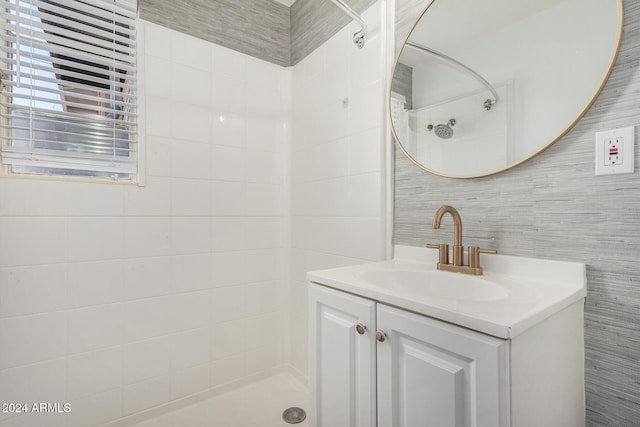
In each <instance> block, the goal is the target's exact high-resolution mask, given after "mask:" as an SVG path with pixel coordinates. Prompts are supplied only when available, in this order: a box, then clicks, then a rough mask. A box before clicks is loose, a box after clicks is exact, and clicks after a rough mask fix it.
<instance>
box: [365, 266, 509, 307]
mask: <svg viewBox="0 0 640 427" xmlns="http://www.w3.org/2000/svg"><path fill="white" fill-rule="evenodd" d="M362 279H364V280H366V281H368V282H369V283H371V284H372V285H374V286H380V287H381V288H385V289H389V290H393V291H394V292H402V293H407V294H409V295H414V296H422V295H424V296H427V297H430V298H437V299H451V300H457V301H497V300H501V299H505V298H508V297H509V293H508V292H507V289H506V288H505V287H504V286H501V285H499V284H496V283H493V282H490V281H488V280H485V279H482V278H479V277H475V276H466V275H463V274H451V273H448V272H443V271H439V270H400V269H394V270H389V269H387V270H383V269H380V270H369V271H364V272H362Z"/></svg>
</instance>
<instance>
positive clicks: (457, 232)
mask: <svg viewBox="0 0 640 427" xmlns="http://www.w3.org/2000/svg"><path fill="white" fill-rule="evenodd" d="M446 213H448V214H450V215H451V217H452V218H453V227H454V229H453V244H454V245H456V246H462V219H461V218H460V214H459V213H458V211H457V210H456V208H454V207H453V206H446V205H445V206H441V207H440V209H438V210H437V211H436V214H435V215H434V217H433V223H432V227H433V228H434V229H439V228H440V221H442V217H443V216H444V214H446Z"/></svg>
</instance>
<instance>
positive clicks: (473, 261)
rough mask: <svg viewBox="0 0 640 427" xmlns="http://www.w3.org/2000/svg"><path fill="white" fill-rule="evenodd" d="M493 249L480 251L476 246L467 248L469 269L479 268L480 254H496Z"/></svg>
mask: <svg viewBox="0 0 640 427" xmlns="http://www.w3.org/2000/svg"><path fill="white" fill-rule="evenodd" d="M497 253H498V251H496V250H494V249H482V248H480V247H478V246H469V267H471V268H480V254H492V255H495V254H497Z"/></svg>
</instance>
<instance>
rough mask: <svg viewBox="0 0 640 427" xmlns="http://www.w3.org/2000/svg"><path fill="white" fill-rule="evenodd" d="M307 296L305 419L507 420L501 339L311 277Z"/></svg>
mask: <svg viewBox="0 0 640 427" xmlns="http://www.w3.org/2000/svg"><path fill="white" fill-rule="evenodd" d="M309 301H310V313H309V316H310V323H309V325H310V335H309V336H310V339H311V342H310V354H311V356H310V359H311V363H310V367H309V374H310V384H309V385H310V388H309V393H310V398H311V402H314V403H315V405H314V404H312V409H311V411H312V412H311V422H312V424H311V425H312V426H315V427H333V426H344V427H347V426H349V427H351V426H353V427H356V426H357V427H372V426H375V425H378V426H379V427H387V426H388V427H392V426H393V427H401V426H426V425H429V426H431V425H432V426H438V427H463V426H471V425H473V426H478V427H482V426H486V427H499V426H506V425H507V424H506V416H507V410H506V397H505V396H506V395H505V393H506V386H505V376H506V372H507V366H506V363H507V360H508V358H507V351H508V347H507V345H506V343H505V341H504V340H501V339H497V338H493V337H490V336H487V335H483V334H480V333H477V332H473V331H469V330H467V329H464V328H460V327H457V326H453V325H450V324H448V323H445V322H441V321H438V320H434V319H431V318H428V317H426V316H420V315H417V314H414V313H410V312H407V311H404V310H399V309H396V308H393V307H389V306H386V305H384V304H379V303H376V302H374V301H371V300H368V299H366V298H361V297H358V296H354V295H350V294H347V293H344V292H341V291H337V290H334V289H330V288H326V287H322V286H318V285H313V284H312V285H311V286H310V289H309ZM362 328H364V329H362ZM360 332H363V333H362V334H360ZM376 333H377V334H378V336H377V337H376ZM383 334H384V335H383ZM376 406H377V410H376ZM376 418H377V424H376ZM472 420H474V421H472Z"/></svg>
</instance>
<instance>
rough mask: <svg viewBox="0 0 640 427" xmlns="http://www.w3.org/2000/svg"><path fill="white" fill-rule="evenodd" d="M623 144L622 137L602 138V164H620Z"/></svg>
mask: <svg viewBox="0 0 640 427" xmlns="http://www.w3.org/2000/svg"><path fill="white" fill-rule="evenodd" d="M623 145H624V137H622V136H619V137H616V138H605V139H604V165H605V166H614V165H621V164H623V162H622V151H623Z"/></svg>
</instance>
